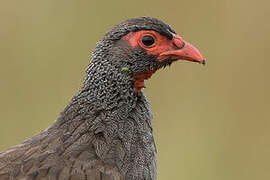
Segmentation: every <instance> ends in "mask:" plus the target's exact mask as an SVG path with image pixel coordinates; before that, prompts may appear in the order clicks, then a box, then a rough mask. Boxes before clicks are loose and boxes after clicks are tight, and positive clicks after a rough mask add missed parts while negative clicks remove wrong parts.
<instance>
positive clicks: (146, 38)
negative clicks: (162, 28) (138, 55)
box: [142, 35, 155, 47]
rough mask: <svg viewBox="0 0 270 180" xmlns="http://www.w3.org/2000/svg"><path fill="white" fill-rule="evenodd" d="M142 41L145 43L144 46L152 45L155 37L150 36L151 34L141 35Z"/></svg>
mask: <svg viewBox="0 0 270 180" xmlns="http://www.w3.org/2000/svg"><path fill="white" fill-rule="evenodd" d="M142 43H143V44H144V45H145V46H148V47H149V46H152V45H153V44H154V43H155V39H154V38H153V37H152V36H149V35H147V36H143V37H142Z"/></svg>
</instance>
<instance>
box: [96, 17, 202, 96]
mask: <svg viewBox="0 0 270 180" xmlns="http://www.w3.org/2000/svg"><path fill="white" fill-rule="evenodd" d="M101 53H102V54H101ZM108 59H109V60H108ZM178 60H187V61H192V62H197V63H200V64H205V60H204V58H203V57H202V55H201V54H200V52H199V51H198V50H197V48H195V47H194V46H192V45H191V44H190V43H188V42H186V41H184V40H183V38H182V37H181V36H179V35H177V34H176V32H175V31H173V30H172V29H171V28H170V26H169V25H167V24H165V23H163V22H162V21H160V20H158V19H155V18H151V17H139V18H133V19H128V20H126V21H123V22H121V23H120V24H118V25H116V26H115V27H113V28H112V29H111V30H110V31H109V32H107V33H106V34H105V36H104V37H103V39H102V40H101V41H99V42H98V43H97V47H96V48H95V50H94V52H93V54H92V61H94V62H96V61H106V63H107V64H114V65H115V66H116V67H117V68H118V69H119V70H120V71H121V72H122V73H127V74H130V75H131V76H132V78H133V82H134V90H135V92H136V93H138V92H139V91H140V89H141V88H143V87H144V80H145V79H149V78H150V77H151V76H152V74H153V73H155V72H156V71H157V70H158V69H160V68H161V67H166V66H167V65H171V64H172V63H173V62H175V61H178ZM108 61H109V62H108ZM96 63H97V62H96ZM106 63H105V64H106Z"/></svg>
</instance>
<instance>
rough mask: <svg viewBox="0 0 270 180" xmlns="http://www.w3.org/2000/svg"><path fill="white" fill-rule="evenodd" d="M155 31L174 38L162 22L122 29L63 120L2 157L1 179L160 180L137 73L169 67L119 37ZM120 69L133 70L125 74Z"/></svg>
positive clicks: (99, 55) (97, 54) (102, 46)
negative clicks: (137, 32) (134, 79)
mask: <svg viewBox="0 0 270 180" xmlns="http://www.w3.org/2000/svg"><path fill="white" fill-rule="evenodd" d="M141 29H147V30H149V29H151V30H155V31H157V32H159V33H160V34H162V35H164V36H166V37H167V38H170V36H171V33H172V32H173V30H171V28H170V27H169V26H168V25H166V24H164V23H162V22H161V21H159V20H157V19H154V18H149V17H141V18H134V19H130V20H127V21H124V22H122V23H120V24H119V25H117V26H115V27H113V28H112V30H111V31H109V32H108V33H106V34H105V36H104V37H103V39H102V40H100V41H99V42H98V43H97V45H96V48H95V49H94V51H93V53H92V55H91V61H90V64H89V66H88V68H87V71H86V77H85V81H84V84H83V86H82V88H81V90H80V91H79V92H78V93H77V94H76V95H75V96H74V97H73V98H72V100H71V102H70V103H69V104H68V105H67V107H66V108H65V109H64V111H63V112H62V113H61V114H60V116H59V118H58V119H57V120H56V121H55V122H54V123H53V124H52V125H51V126H50V127H49V128H47V129H46V130H44V131H42V132H41V133H40V134H38V135H36V136H34V137H32V138H30V139H27V140H25V141H24V142H22V143H21V144H19V145H17V146H14V147H12V148H9V149H8V150H7V151H4V152H1V153H0V180H12V179H16V180H17V179H18V180H30V179H36V180H42V179H44V180H45V179H46V180H47V179H50V180H54V179H60V180H65V179H70V180H80V179H88V180H155V179H156V174H157V172H156V148H155V144H154V139H153V134H152V125H151V120H152V114H151V112H150V110H149V104H148V102H147V100H146V98H145V96H144V94H143V92H142V91H139V92H138V93H136V92H135V91H134V83H133V76H134V74H135V73H140V72H144V71H146V70H152V69H154V68H157V67H161V66H164V65H166V64H167V63H169V60H168V61H163V62H156V61H155V60H156V57H155V56H153V55H147V54H146V52H145V51H144V50H142V49H140V48H133V47H131V46H129V45H128V44H126V43H125V42H123V41H120V39H121V37H123V36H124V35H126V34H127V33H128V32H132V31H138V30H141ZM123 67H127V68H128V70H125V71H122V70H121V69H122V68H123Z"/></svg>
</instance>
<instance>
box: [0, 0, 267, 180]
mask: <svg viewBox="0 0 270 180" xmlns="http://www.w3.org/2000/svg"><path fill="white" fill-rule="evenodd" d="M0 2H1V5H0V150H4V149H6V148H7V147H9V146H13V145H15V144H17V143H20V142H21V141H22V140H24V139H25V138H27V137H30V136H33V135H34V134H36V133H38V132H40V131H41V130H42V129H45V128H47V127H48V126H49V125H50V124H51V123H52V122H53V121H54V120H55V119H56V118H57V116H58V114H59V112H61V111H62V110H63V108H64V107H65V105H66V104H67V103H68V102H69V100H70V99H71V97H72V96H73V95H74V94H75V93H76V91H77V90H78V89H79V87H80V86H81V84H82V80H83V76H84V70H85V68H86V66H87V64H88V62H89V54H90V52H91V50H92V49H93V47H94V46H95V43H96V41H97V40H99V39H100V38H101V37H102V36H103V34H104V33H105V32H106V31H107V30H109V29H110V28H111V27H112V26H113V25H115V24H117V23H119V22H120V21H122V20H125V19H127V18H130V17H137V16H143V15H147V16H153V17H157V18H159V19H161V20H163V21H165V22H167V23H169V24H170V25H171V26H172V28H173V29H174V30H175V31H176V32H178V33H179V34H180V35H181V36H183V37H184V39H185V40H187V41H189V42H190V43H192V44H194V45H195V46H196V47H198V49H200V51H201V53H202V54H203V55H204V57H205V58H206V59H207V65H206V66H204V67H203V66H201V65H199V64H194V63H191V62H177V63H175V64H173V66H171V67H170V68H166V69H164V70H160V71H158V72H157V73H156V74H155V75H154V76H153V77H152V78H151V80H148V81H147V82H146V86H147V88H146V89H145V90H144V91H145V93H146V95H147V97H148V99H149V101H150V102H151V109H152V112H153V114H154V122H153V123H154V132H155V134H154V135H155V139H156V144H157V148H158V180H171V179H175V180H176V179H185V180H228V179H229V180H254V179H258V180H269V179H270V115H269V108H270V94H269V91H270V82H269V81H270V59H269V53H270V20H269V19H270V1H267V0H265V1H259V0H257V1H255V0H254V1H251V0H226V1H218V0H203V1H191V0H189V1H180V0H177V1H169V0H167V1H164V0H163V1H157V0H156V1H135V0H134V1H127V0H125V1H124V0H121V1H90V0H88V1H86V0H80V1H79V0H77V1H75V0H73V1H71V0H46V1H34V0H31V1H30V0H25V1H21V0H16V1H11V0H10V1H3V0H1V1H0Z"/></svg>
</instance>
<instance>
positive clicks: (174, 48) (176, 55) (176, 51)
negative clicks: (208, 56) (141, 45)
mask: <svg viewBox="0 0 270 180" xmlns="http://www.w3.org/2000/svg"><path fill="white" fill-rule="evenodd" d="M168 57H170V58H171V59H172V60H180V59H181V60H188V61H193V62H198V63H200V64H203V65H205V59H204V58H203V56H202V55H201V53H200V51H199V50H198V49H197V48H195V47H194V46H193V45H191V44H190V43H188V42H186V41H184V40H183V39H182V38H181V37H180V36H178V35H176V34H174V35H173V39H172V45H171V47H170V48H169V50H168V51H165V52H163V53H161V54H160V55H159V56H158V60H161V59H165V58H168Z"/></svg>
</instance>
